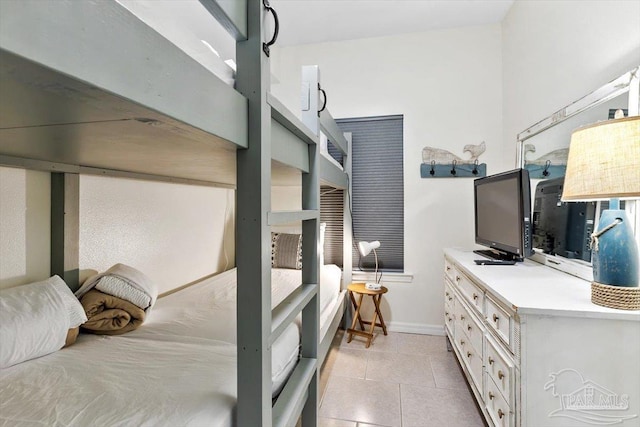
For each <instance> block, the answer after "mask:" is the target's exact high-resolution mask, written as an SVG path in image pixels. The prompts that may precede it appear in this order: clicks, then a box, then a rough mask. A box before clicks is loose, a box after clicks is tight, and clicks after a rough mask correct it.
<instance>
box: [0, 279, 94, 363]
mask: <svg viewBox="0 0 640 427" xmlns="http://www.w3.org/2000/svg"><path fill="white" fill-rule="evenodd" d="M86 319H87V318H86V315H85V313H84V309H83V308H82V305H81V304H80V301H78V299H77V298H76V297H75V296H74V295H73V293H72V292H71V290H70V289H69V288H68V287H67V285H66V284H65V283H64V281H63V280H62V279H60V278H59V277H58V276H53V277H51V278H49V279H47V280H44V281H42V282H36V283H30V284H28V285H23V286H16V287H14V288H9V289H3V290H0V343H1V345H0V368H7V367H9V366H12V365H15V364H17V363H20V362H24V361H26V360H30V359H34V358H36V357H40V356H44V355H46V354H49V353H53V352H55V351H58V350H60V349H61V348H62V347H63V346H64V344H65V338H66V337H67V332H68V330H69V329H71V328H75V327H77V326H79V325H80V324H82V323H84V322H85V321H86Z"/></svg>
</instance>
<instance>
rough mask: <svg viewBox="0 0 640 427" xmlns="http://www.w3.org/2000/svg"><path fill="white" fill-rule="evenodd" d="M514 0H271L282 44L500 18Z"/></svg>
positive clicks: (462, 25) (448, 25) (399, 31)
mask: <svg viewBox="0 0 640 427" xmlns="http://www.w3.org/2000/svg"><path fill="white" fill-rule="evenodd" d="M513 2H514V0H270V3H271V6H273V8H274V9H275V10H276V12H277V13H278V16H279V17H280V22H281V25H280V35H279V37H278V43H277V44H278V45H280V46H288V45H297V44H309V43H322V42H330V41H341V40H353V39H361V38H369V37H380V36H388V35H393V34H405V33H416V32H423V31H430V30H436V29H443V28H456V27H468V26H477V25H487V24H493V23H497V22H501V21H502V20H503V19H504V17H505V15H506V14H507V12H508V11H509V8H510V7H511V5H512V4H513Z"/></svg>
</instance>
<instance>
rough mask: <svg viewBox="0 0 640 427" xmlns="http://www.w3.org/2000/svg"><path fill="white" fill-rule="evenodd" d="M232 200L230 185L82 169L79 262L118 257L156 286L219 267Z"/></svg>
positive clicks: (230, 261)
mask: <svg viewBox="0 0 640 427" xmlns="http://www.w3.org/2000/svg"><path fill="white" fill-rule="evenodd" d="M234 206H235V198H234V193H233V191H232V190H226V189H221V188H212V187H202V186H193V185H182V184H167V183H159V182H149V181H139V180H129V179H119V178H106V177H98V176H82V177H81V179H80V269H81V270H83V269H95V270H98V271H104V270H106V269H107V268H109V267H111V266H112V265H113V264H116V263H118V262H122V263H124V264H128V265H131V266H132V267H135V268H137V269H139V270H141V271H143V272H144V273H146V274H147V275H148V276H149V277H150V278H151V279H153V280H154V281H155V282H156V283H157V284H158V287H159V288H160V292H166V291H168V290H171V289H173V288H176V287H178V286H181V285H184V284H186V283H189V282H192V281H194V280H197V279H199V278H201V277H204V276H206V275H209V274H212V273H215V272H221V271H224V270H225V268H231V267H233V266H235V246H234V242H235V236H234V225H233V221H234ZM225 229H226V231H225ZM223 234H225V240H224V244H223ZM225 252H226V257H225Z"/></svg>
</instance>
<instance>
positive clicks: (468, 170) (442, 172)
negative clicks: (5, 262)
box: [420, 141, 487, 178]
mask: <svg viewBox="0 0 640 427" xmlns="http://www.w3.org/2000/svg"><path fill="white" fill-rule="evenodd" d="M485 150H486V144H485V142H484V141H482V142H481V143H480V144H477V145H474V144H468V145H465V146H464V150H463V152H468V153H469V154H470V155H471V158H469V159H462V158H460V157H458V156H456V155H455V154H453V153H451V152H450V151H447V150H443V149H442V148H435V147H424V148H423V149H422V164H421V165H420V176H421V177H422V178H480V177H483V176H487V165H486V164H485V163H479V161H478V157H480V155H481V154H482V153H484V151H485Z"/></svg>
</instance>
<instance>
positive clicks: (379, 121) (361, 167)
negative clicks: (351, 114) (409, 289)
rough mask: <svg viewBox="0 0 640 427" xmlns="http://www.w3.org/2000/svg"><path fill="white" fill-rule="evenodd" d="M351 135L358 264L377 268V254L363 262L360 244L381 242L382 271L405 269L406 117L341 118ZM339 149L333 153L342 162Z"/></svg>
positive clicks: (353, 204) (355, 263)
mask: <svg viewBox="0 0 640 427" xmlns="http://www.w3.org/2000/svg"><path fill="white" fill-rule="evenodd" d="M336 122H337V123H338V126H340V129H341V130H342V131H343V132H351V134H352V165H351V167H352V174H351V176H352V178H351V180H352V182H351V187H352V193H353V194H352V195H351V200H352V202H351V211H352V212H351V213H352V218H353V234H354V236H353V239H354V248H353V265H354V268H358V267H360V268H363V269H373V268H374V267H375V258H374V257H373V256H372V255H369V256H367V257H364V258H363V259H360V258H361V257H360V253H359V252H358V250H357V243H358V242H359V241H361V240H364V241H367V242H370V241H373V240H379V241H380V242H381V246H380V248H379V249H377V253H378V264H379V269H380V270H384V271H404V173H403V116H401V115H398V116H382V117H364V118H353V119H340V120H336ZM336 151H337V150H334V149H332V147H331V146H329V153H330V154H331V155H332V156H333V157H335V158H336V160H338V161H339V162H341V161H342V159H341V158H340V157H339V156H336V155H335V153H336Z"/></svg>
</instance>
